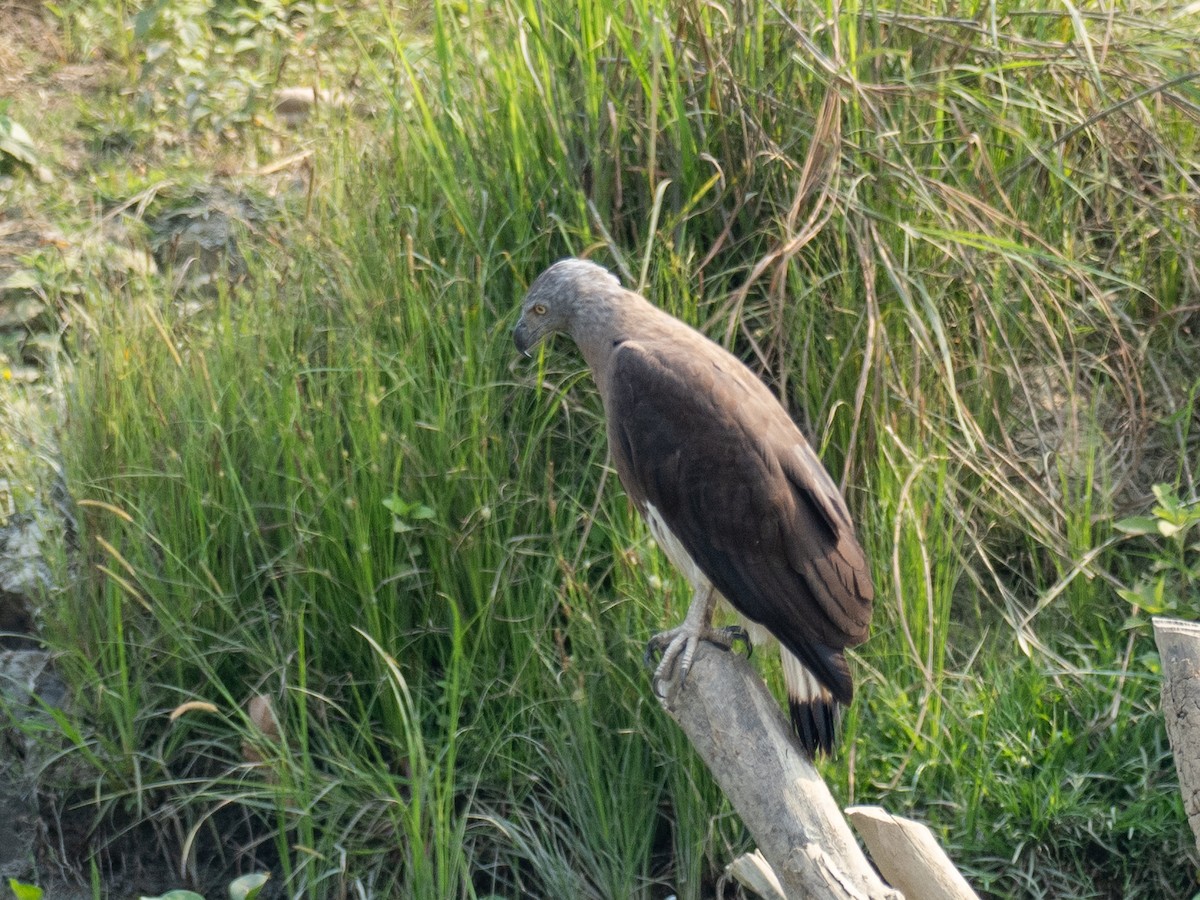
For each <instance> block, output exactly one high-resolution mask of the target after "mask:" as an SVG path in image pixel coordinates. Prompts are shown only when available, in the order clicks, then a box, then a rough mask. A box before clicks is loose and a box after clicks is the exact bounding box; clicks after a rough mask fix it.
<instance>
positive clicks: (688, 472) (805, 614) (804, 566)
mask: <svg viewBox="0 0 1200 900" xmlns="http://www.w3.org/2000/svg"><path fill="white" fill-rule="evenodd" d="M710 349H711V351H712V352H707V351H710ZM701 351H704V352H701ZM605 403H606V407H607V413H608V423H609V425H608V428H609V441H610V444H611V446H612V452H613V456H614V460H615V462H616V466H617V472H618V474H619V475H620V477H621V481H622V483H623V484H624V485H625V489H626V490H627V491H628V492H629V494H630V495H631V497H632V498H633V499H634V501H635V502H638V503H639V504H640V503H641V502H642V501H648V502H650V503H652V504H653V505H654V507H655V508H656V509H657V510H658V512H659V514H660V515H661V516H662V517H663V519H664V520H665V522H666V524H667V526H668V527H669V528H670V529H671V532H672V533H673V534H674V535H675V536H676V537H677V538H678V539H679V541H680V543H682V544H683V546H684V548H685V549H686V550H687V552H688V553H689V555H690V556H691V557H692V559H693V560H694V561H695V562H696V564H697V565H698V566H699V568H700V569H701V571H703V572H704V574H705V575H707V576H708V578H709V579H710V580H711V581H712V583H713V584H714V585H715V586H716V588H717V590H719V591H720V592H721V594H722V595H724V597H725V598H726V599H727V600H728V601H729V602H730V603H731V604H732V605H733V606H734V607H735V608H736V609H737V610H738V611H739V612H740V613H741V614H742V615H744V616H746V617H747V618H749V619H751V620H752V621H755V622H759V623H761V624H762V625H763V626H765V627H766V628H767V630H768V631H770V632H771V633H772V634H773V635H775V637H776V638H777V639H778V640H779V641H780V642H781V643H782V644H783V645H784V646H785V647H787V648H788V649H789V650H791V651H792V652H793V653H794V654H795V655H796V656H797V657H799V659H800V660H801V661H802V662H803V663H804V664H805V666H806V667H807V668H808V669H809V670H810V671H811V672H812V673H813V674H814V675H815V676H816V677H817V678H818V679H819V680H820V681H821V682H822V683H823V684H824V685H825V686H826V687H827V688H828V689H829V690H830V692H831V693H832V694H833V695H834V696H835V697H836V698H837V699H838V700H839V701H840V702H843V703H848V702H849V701H850V697H851V694H852V686H851V682H850V674H849V670H848V669H847V667H846V664H845V660H844V658H843V657H842V654H841V650H842V649H843V648H844V647H847V646H851V645H854V644H857V643H860V642H861V641H863V640H864V639H865V638H866V636H867V626H868V623H869V622H870V618H871V608H872V598H873V594H874V592H873V588H872V586H871V580H870V576H869V574H868V571H867V566H866V561H865V559H864V558H863V553H862V550H861V548H860V547H859V545H858V542H857V540H856V539H855V537H854V530H853V527H852V525H851V522H850V516H849V513H848V512H847V511H846V507H845V504H844V503H843V501H842V498H841V496H840V495H839V493H838V491H837V488H836V487H835V485H834V484H833V481H832V480H831V479H830V478H829V475H828V474H827V473H826V472H825V469H824V468H823V467H822V465H821V463H820V461H819V460H818V459H817V457H816V455H815V454H814V453H813V452H812V449H811V448H810V447H809V446H808V443H807V441H805V439H804V437H803V435H801V434H800V431H799V429H797V428H796V426H795V425H794V424H793V423H792V422H791V420H790V418H788V416H787V413H786V412H785V411H784V409H783V408H782V407H781V406H780V405H779V404H778V402H777V401H776V400H775V399H774V397H772V396H771V394H770V392H769V391H768V390H767V389H766V387H765V386H764V385H763V384H762V383H761V382H760V381H758V380H757V379H756V378H755V377H754V376H753V374H752V373H750V371H749V370H748V369H745V367H744V366H742V365H741V363H739V362H737V361H736V360H735V359H734V358H733V357H731V356H728V355H727V354H725V353H724V352H723V351H719V350H718V349H717V348H716V347H715V345H713V347H712V348H709V347H707V346H698V345H696V346H689V347H687V348H686V349H685V348H681V347H677V346H675V345H664V344H663V343H655V344H646V345H642V344H639V343H637V342H632V341H630V342H626V343H624V344H622V345H621V346H620V347H619V348H617V349H616V350H615V351H614V353H613V356H612V358H611V364H610V368H609V370H608V379H607V384H606V390H605Z"/></svg>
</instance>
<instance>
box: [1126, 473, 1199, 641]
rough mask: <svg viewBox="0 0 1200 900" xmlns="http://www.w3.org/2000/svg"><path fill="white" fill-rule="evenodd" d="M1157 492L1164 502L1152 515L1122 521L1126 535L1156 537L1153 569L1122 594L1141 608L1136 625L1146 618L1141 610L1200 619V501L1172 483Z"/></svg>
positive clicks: (1157, 506) (1151, 554) (1163, 485)
mask: <svg viewBox="0 0 1200 900" xmlns="http://www.w3.org/2000/svg"><path fill="white" fill-rule="evenodd" d="M1153 491H1154V497H1155V499H1156V500H1157V501H1158V503H1157V505H1155V506H1154V507H1153V508H1152V509H1151V511H1150V515H1148V516H1131V517H1129V518H1126V519H1122V520H1121V521H1119V522H1117V523H1116V528H1117V530H1118V531H1121V532H1123V533H1124V534H1128V535H1131V536H1137V537H1146V538H1150V539H1151V541H1152V547H1153V550H1152V552H1150V553H1148V554H1146V555H1147V558H1148V559H1149V560H1150V566H1149V569H1148V570H1147V571H1146V572H1145V573H1144V574H1142V575H1141V576H1140V577H1139V578H1138V580H1137V582H1136V583H1135V584H1134V586H1133V587H1132V588H1122V589H1121V590H1120V591H1119V593H1120V595H1121V597H1122V598H1124V599H1125V600H1127V601H1128V602H1129V603H1131V604H1132V605H1133V606H1134V608H1135V616H1134V618H1133V619H1132V620H1131V624H1132V623H1139V624H1140V623H1142V622H1143V621H1144V620H1143V619H1142V618H1141V617H1140V616H1138V615H1136V612H1137V611H1140V612H1142V613H1146V614H1147V615H1151V616H1159V615H1172V616H1177V615H1182V616H1185V617H1186V618H1189V619H1200V500H1195V499H1193V500H1183V499H1181V498H1180V496H1179V494H1178V492H1177V490H1176V489H1175V488H1173V487H1171V486H1170V485H1167V484H1156V485H1154V487H1153Z"/></svg>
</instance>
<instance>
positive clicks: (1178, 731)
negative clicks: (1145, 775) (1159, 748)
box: [1151, 616, 1200, 848]
mask: <svg viewBox="0 0 1200 900" xmlns="http://www.w3.org/2000/svg"><path fill="white" fill-rule="evenodd" d="M1151 621H1152V622H1153V624H1154V642H1155V643H1156V644H1158V655H1159V658H1160V659H1161V660H1162V674H1163V686H1162V708H1163V718H1165V719H1166V721H1167V739H1168V740H1169V741H1170V742H1171V752H1172V753H1174V755H1175V771H1176V772H1178V773H1179V790H1180V792H1181V793H1182V794H1183V810H1184V812H1186V813H1187V817H1188V824H1189V825H1191V826H1192V834H1193V835H1195V837H1196V847H1197V848H1200V625H1198V624H1196V623H1195V622H1185V621H1182V620H1181V619H1167V618H1163V617H1162V616H1154V617H1153V618H1152V619H1151Z"/></svg>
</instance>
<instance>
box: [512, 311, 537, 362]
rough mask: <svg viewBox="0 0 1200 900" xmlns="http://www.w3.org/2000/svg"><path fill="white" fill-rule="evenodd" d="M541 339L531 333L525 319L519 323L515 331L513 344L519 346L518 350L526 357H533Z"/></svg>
mask: <svg viewBox="0 0 1200 900" xmlns="http://www.w3.org/2000/svg"><path fill="white" fill-rule="evenodd" d="M539 338H540V335H537V334H533V333H532V332H531V330H530V328H529V325H528V324H527V323H526V321H525V319H524V318H522V319H521V320H520V321H519V322H517V327H516V328H514V329H513V343H514V344H516V345H517V349H518V350H520V351H521V353H523V354H524V355H525V356H533V353H532V352H531V351H532V350H533V348H534V346H535V345H536V344H537V342H538V339H539Z"/></svg>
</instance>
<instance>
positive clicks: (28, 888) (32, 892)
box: [8, 878, 43, 900]
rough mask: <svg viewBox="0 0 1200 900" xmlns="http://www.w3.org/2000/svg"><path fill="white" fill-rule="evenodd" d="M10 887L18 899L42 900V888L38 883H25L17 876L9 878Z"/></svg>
mask: <svg viewBox="0 0 1200 900" xmlns="http://www.w3.org/2000/svg"><path fill="white" fill-rule="evenodd" d="M8 887H9V889H10V890H11V891H12V892H13V896H14V897H16V898H17V900H42V896H43V893H42V889H41V888H40V887H38V886H37V885H33V884H23V883H22V882H20V881H17V879H15V878H10V879H8Z"/></svg>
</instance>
